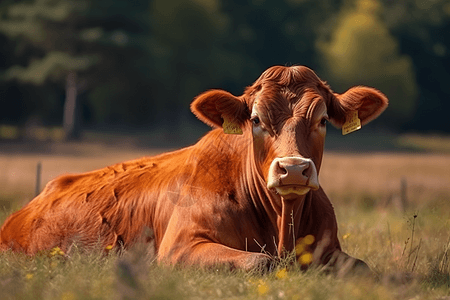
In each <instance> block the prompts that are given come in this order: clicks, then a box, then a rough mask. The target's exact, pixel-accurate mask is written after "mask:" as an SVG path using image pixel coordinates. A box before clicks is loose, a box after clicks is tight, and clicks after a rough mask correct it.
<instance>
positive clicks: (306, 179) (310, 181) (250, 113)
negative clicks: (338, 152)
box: [191, 66, 388, 199]
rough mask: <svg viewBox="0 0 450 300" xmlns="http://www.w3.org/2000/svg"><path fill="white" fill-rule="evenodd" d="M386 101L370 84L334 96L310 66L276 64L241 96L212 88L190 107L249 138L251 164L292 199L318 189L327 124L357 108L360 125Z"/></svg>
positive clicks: (339, 122)
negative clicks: (229, 124)
mask: <svg viewBox="0 0 450 300" xmlns="http://www.w3.org/2000/svg"><path fill="white" fill-rule="evenodd" d="M387 103H388V101H387V98H386V97H385V96H384V95H383V94H382V93H380V92H379V91H377V90H375V89H373V88H368V87H354V88H352V89H350V90H348V91H347V92H345V93H344V94H335V93H333V92H332V91H331V89H330V88H329V87H328V86H327V85H326V84H325V83H324V82H323V81H321V80H320V79H319V78H318V77H317V75H316V74H315V73H314V72H313V71H312V70H311V69H309V68H306V67H302V66H294V67H281V66H276V67H272V68H269V69H268V70H266V71H265V72H264V73H263V74H262V75H261V76H260V78H259V79H258V80H257V81H256V82H255V83H254V84H253V85H252V86H250V87H248V88H247V89H246V91H245V93H244V94H243V95H242V96H241V97H235V96H233V95H231V94H230V93H228V92H225V91H219V90H213V91H209V92H206V93H204V94H202V95H200V96H199V97H197V98H196V99H195V101H194V102H193V103H192V105H191V109H192V111H193V112H194V114H195V115H197V117H198V118H199V119H200V120H202V121H204V122H205V123H206V124H209V125H211V126H213V127H215V126H217V127H219V126H222V123H223V122H224V119H227V120H231V122H232V123H233V124H235V125H236V126H239V127H240V128H241V129H242V131H243V132H244V135H245V136H248V137H249V140H251V141H252V143H251V145H252V149H253V157H254V161H255V165H256V168H257V169H258V172H259V173H260V174H261V175H262V177H263V178H264V180H265V184H266V185H267V188H268V189H269V190H271V191H273V192H276V193H277V194H279V195H281V196H283V197H284V198H285V199H291V198H297V197H298V196H301V195H305V194H306V193H308V192H309V191H310V190H317V189H318V188H319V181H318V173H319V170H320V166H321V162H322V154H323V146H324V140H325V135H326V123H327V122H331V123H332V124H333V125H334V126H336V127H338V128H340V127H342V125H343V124H344V123H345V120H346V116H347V115H348V114H349V113H351V112H355V111H357V112H358V116H359V119H360V120H361V124H362V125H364V124H366V123H368V122H369V121H371V120H373V119H374V118H376V117H377V116H378V115H379V114H380V113H381V112H382V111H383V110H384V109H385V108H386V106H387ZM250 136H251V138H250Z"/></svg>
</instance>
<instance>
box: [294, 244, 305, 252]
mask: <svg viewBox="0 0 450 300" xmlns="http://www.w3.org/2000/svg"><path fill="white" fill-rule="evenodd" d="M303 251H305V246H303V244H302V243H298V244H297V245H295V254H297V255H300V254H302V253H303Z"/></svg>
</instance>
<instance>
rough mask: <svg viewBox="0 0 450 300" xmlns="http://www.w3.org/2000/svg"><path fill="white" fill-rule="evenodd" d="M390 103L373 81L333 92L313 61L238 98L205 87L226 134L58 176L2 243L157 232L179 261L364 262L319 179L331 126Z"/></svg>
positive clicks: (201, 103)
mask: <svg viewBox="0 0 450 300" xmlns="http://www.w3.org/2000/svg"><path fill="white" fill-rule="evenodd" d="M387 103H388V100H387V99H386V97H385V96H384V95H383V94H382V93H380V92H379V91H377V90H375V89H373V88H369V87H361V86H359V87H354V88H351V89H349V90H348V91H347V92H345V93H343V94H336V93H333V92H332V91H331V89H330V88H329V87H328V85H326V84H325V83H324V82H323V81H321V80H320V79H319V78H318V77H317V76H316V74H315V73H314V72H313V71H312V70H310V69H309V68H307V67H303V66H293V67H282V66H275V67H271V68H269V69H268V70H266V71H265V72H264V73H263V74H262V75H261V76H260V78H259V79H258V80H257V81H256V82H255V83H254V84H253V85H252V86H250V87H248V88H247V89H246V90H245V92H244V94H243V95H241V96H239V97H236V96H234V95H232V94H230V93H228V92H226V91H222V90H211V91H207V92H205V93H203V94H201V95H200V96H198V97H197V98H196V99H195V100H194V101H193V103H192V105H191V110H192V112H193V113H194V114H195V115H196V116H197V117H198V118H199V119H200V120H201V121H203V122H205V123H206V124H208V125H210V126H212V127H214V128H216V129H213V130H212V131H210V132H209V133H208V134H206V135H205V136H204V137H203V138H201V139H200V140H199V141H198V143H196V144H195V145H193V146H190V147H187V148H184V149H181V150H178V151H174V152H170V153H164V154H161V155H158V156H154V157H144V158H141V159H137V160H133V161H128V162H123V163H119V164H116V165H113V166H110V167H106V168H104V169H100V170H97V171H92V172H88V173H83V174H77V175H63V176H60V177H58V178H56V179H54V180H52V181H51V182H49V183H48V184H47V186H46V187H45V189H44V190H43V191H42V193H41V194H40V195H38V196H37V197H36V198H35V199H33V200H32V201H31V202H30V203H28V204H27V205H26V206H25V207H23V208H22V209H21V210H19V211H17V212H15V213H14V214H12V215H11V216H10V217H9V218H8V219H7V220H6V221H5V223H4V224H3V227H2V228H1V232H0V249H2V250H6V249H12V250H13V251H23V252H25V253H27V254H30V255H33V254H36V253H38V252H39V251H41V250H45V249H51V248H54V247H59V248H60V249H62V251H67V250H68V249H69V247H70V246H71V245H72V243H73V242H74V241H76V242H77V243H79V244H81V245H82V246H83V247H85V248H88V249H89V247H94V246H95V245H98V244H100V245H101V247H104V248H111V246H112V247H124V248H128V247H129V246H131V245H132V244H133V243H135V242H136V241H137V239H138V237H139V236H140V235H141V233H142V231H143V230H144V228H150V229H151V230H152V231H153V233H154V236H153V241H154V242H153V243H152V244H149V247H150V246H151V247H155V251H156V253H157V257H158V260H159V261H162V262H168V263H171V264H185V265H200V266H212V265H217V264H219V265H227V266H231V267H233V268H241V269H245V270H249V269H252V268H255V267H259V266H268V265H269V264H270V263H271V261H272V260H273V259H274V257H283V256H285V255H286V254H287V253H292V252H293V251H294V250H297V251H296V253H297V258H298V260H299V261H300V262H301V263H302V264H304V265H305V267H307V266H308V265H310V264H330V265H332V264H335V263H336V262H338V261H341V262H345V261H356V262H357V264H359V265H365V264H364V263H363V262H362V261H359V260H353V259H352V258H351V257H349V256H348V255H347V254H345V253H343V252H342V251H341V247H340V244H339V240H338V238H337V224H336V217H335V214H334V210H333V206H332V204H331V203H330V201H329V199H328V198H327V196H326V195H325V193H324V191H323V190H322V188H321V186H320V184H319V181H318V174H319V171H320V167H321V163H322V155H323V147H324V140H325V133H326V123H327V122H331V123H332V124H333V125H334V126H336V127H342V126H344V127H345V130H354V129H358V128H359V127H360V125H364V124H366V123H367V122H369V121H371V120H373V119H375V118H376V117H377V116H378V115H379V114H380V113H381V112H382V111H383V110H384V109H385V108H386V107H387ZM221 127H223V128H224V129H222V128H221ZM224 131H225V132H224ZM229 133H234V134H229ZM261 248H263V250H264V251H261V250H262V249H261ZM305 255H306V256H305Z"/></svg>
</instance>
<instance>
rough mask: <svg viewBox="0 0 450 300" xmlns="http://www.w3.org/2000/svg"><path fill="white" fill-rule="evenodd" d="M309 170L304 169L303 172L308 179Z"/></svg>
mask: <svg viewBox="0 0 450 300" xmlns="http://www.w3.org/2000/svg"><path fill="white" fill-rule="evenodd" d="M308 169H309V168H306V169H304V170H303V172H302V175H303V176H305V177H306V178H308V177H309V175H308Z"/></svg>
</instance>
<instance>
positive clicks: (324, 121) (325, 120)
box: [320, 117, 328, 126]
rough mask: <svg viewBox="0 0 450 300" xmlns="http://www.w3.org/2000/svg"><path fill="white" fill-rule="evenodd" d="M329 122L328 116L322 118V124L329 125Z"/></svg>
mask: <svg viewBox="0 0 450 300" xmlns="http://www.w3.org/2000/svg"><path fill="white" fill-rule="evenodd" d="M327 122H328V120H327V118H325V117H323V118H322V120H320V125H322V126H325V125H327Z"/></svg>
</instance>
